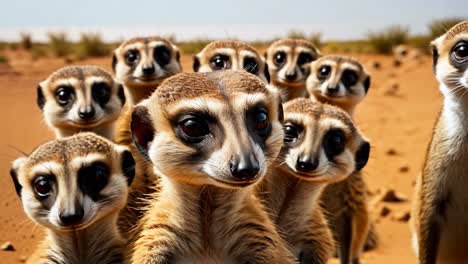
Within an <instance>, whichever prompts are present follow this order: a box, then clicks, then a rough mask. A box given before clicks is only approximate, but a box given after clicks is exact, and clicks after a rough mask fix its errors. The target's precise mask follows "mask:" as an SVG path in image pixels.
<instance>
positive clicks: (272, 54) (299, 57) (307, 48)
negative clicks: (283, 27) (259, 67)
mask: <svg viewBox="0 0 468 264" xmlns="http://www.w3.org/2000/svg"><path fill="white" fill-rule="evenodd" d="M318 57H320V52H319V50H318V49H317V48H316V47H314V45H312V43H310V42H308V41H306V40H302V39H282V40H278V41H276V42H274V43H273V44H271V45H270V47H268V49H267V51H266V53H265V58H266V61H267V64H268V69H269V71H270V76H271V81H272V82H273V84H275V85H279V86H288V87H294V86H298V87H303V86H304V84H305V80H306V78H307V76H308V75H309V70H310V68H309V66H308V65H309V63H310V62H312V61H314V60H316V59H317V58H318Z"/></svg>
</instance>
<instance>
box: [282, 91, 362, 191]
mask: <svg viewBox="0 0 468 264" xmlns="http://www.w3.org/2000/svg"><path fill="white" fill-rule="evenodd" d="M284 131H285V132H284V133H285V135H284V147H283V150H282V154H284V165H281V166H282V167H283V169H287V170H290V171H292V172H294V174H295V175H296V176H297V177H299V178H301V179H304V180H307V181H319V182H336V181H340V180H343V179H344V178H345V177H347V176H348V175H350V174H351V173H352V172H353V171H359V170H361V169H362V168H363V167H364V166H365V165H366V163H367V160H368V158H369V151H370V145H369V143H368V142H367V141H366V140H365V139H364V138H363V137H362V135H361V134H360V132H359V130H358V129H357V128H356V127H355V126H354V125H353V122H352V120H351V118H350V117H349V116H348V114H347V113H346V112H344V111H343V110H341V109H340V108H338V107H334V106H331V105H327V104H322V103H319V102H312V101H311V100H308V99H305V98H299V99H295V100H292V101H290V102H288V103H286V104H285V105H284Z"/></svg>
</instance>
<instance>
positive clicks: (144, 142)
mask: <svg viewBox="0 0 468 264" xmlns="http://www.w3.org/2000/svg"><path fill="white" fill-rule="evenodd" d="M131 130H132V137H133V142H134V143H135V146H136V147H137V148H138V150H139V151H140V153H141V154H142V155H143V157H144V158H145V159H146V160H147V161H151V160H150V158H149V156H148V150H149V147H150V144H151V141H153V139H154V133H155V132H156V131H155V129H154V127H153V122H152V120H151V117H150V115H149V112H148V108H146V107H144V106H141V105H139V106H137V107H135V109H133V112H132V122H131Z"/></svg>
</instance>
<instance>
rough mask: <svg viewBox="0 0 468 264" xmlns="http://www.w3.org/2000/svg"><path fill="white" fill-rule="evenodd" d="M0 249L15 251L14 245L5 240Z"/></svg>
mask: <svg viewBox="0 0 468 264" xmlns="http://www.w3.org/2000/svg"><path fill="white" fill-rule="evenodd" d="M0 249H1V250H3V251H15V247H14V246H13V244H12V243H11V242H5V243H3V245H2V246H0Z"/></svg>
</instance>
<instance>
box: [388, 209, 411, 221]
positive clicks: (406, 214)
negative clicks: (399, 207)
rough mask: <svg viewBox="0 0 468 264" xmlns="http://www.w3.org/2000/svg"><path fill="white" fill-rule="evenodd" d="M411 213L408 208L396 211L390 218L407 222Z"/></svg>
mask: <svg viewBox="0 0 468 264" xmlns="http://www.w3.org/2000/svg"><path fill="white" fill-rule="evenodd" d="M410 217H411V214H410V212H409V211H408V210H406V211H401V212H398V213H396V214H395V215H394V216H393V217H392V219H393V220H395V221H398V222H408V221H409V219H410Z"/></svg>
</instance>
